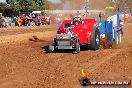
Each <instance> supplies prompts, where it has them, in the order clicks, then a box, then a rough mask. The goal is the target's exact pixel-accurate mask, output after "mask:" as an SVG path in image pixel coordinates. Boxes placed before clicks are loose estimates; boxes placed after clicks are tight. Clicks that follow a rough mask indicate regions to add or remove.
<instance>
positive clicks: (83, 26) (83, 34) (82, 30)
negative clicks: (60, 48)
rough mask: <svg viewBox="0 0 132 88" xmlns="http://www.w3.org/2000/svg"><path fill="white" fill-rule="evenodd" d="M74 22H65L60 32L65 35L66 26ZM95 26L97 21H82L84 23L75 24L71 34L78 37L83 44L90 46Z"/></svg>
mask: <svg viewBox="0 0 132 88" xmlns="http://www.w3.org/2000/svg"><path fill="white" fill-rule="evenodd" d="M72 22H73V20H64V21H63V23H62V24H61V26H60V30H59V32H60V33H65V30H64V27H65V24H67V23H72ZM95 24H96V21H95V19H84V20H82V23H79V24H74V25H73V26H74V27H73V28H72V29H71V30H70V32H73V33H74V34H77V35H78V37H79V39H80V43H81V44H86V43H87V44H90V40H91V35H92V30H93V27H94V25H95Z"/></svg>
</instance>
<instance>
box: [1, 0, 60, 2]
mask: <svg viewBox="0 0 132 88" xmlns="http://www.w3.org/2000/svg"><path fill="white" fill-rule="evenodd" d="M5 1H6V0H0V2H5ZM49 1H52V2H53V3H59V2H60V0H49Z"/></svg>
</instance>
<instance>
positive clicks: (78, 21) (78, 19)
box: [73, 17, 81, 24]
mask: <svg viewBox="0 0 132 88" xmlns="http://www.w3.org/2000/svg"><path fill="white" fill-rule="evenodd" d="M80 22H81V18H79V17H75V18H74V19H73V23H74V24H78V23H80Z"/></svg>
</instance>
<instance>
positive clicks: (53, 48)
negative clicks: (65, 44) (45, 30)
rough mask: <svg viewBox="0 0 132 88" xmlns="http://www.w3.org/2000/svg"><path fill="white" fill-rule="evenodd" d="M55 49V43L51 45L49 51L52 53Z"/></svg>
mask: <svg viewBox="0 0 132 88" xmlns="http://www.w3.org/2000/svg"><path fill="white" fill-rule="evenodd" d="M54 50H55V46H54V45H53V44H50V45H49V52H50V53H52V52H53V51H54Z"/></svg>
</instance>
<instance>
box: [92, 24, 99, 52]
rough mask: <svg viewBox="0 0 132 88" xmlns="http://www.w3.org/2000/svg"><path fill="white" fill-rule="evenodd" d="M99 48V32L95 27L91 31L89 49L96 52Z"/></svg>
mask: <svg viewBox="0 0 132 88" xmlns="http://www.w3.org/2000/svg"><path fill="white" fill-rule="evenodd" d="M99 47H100V32H99V30H98V29H97V28H96V27H94V29H93V31H92V37H91V45H90V48H91V49H93V50H98V49H99Z"/></svg>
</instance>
